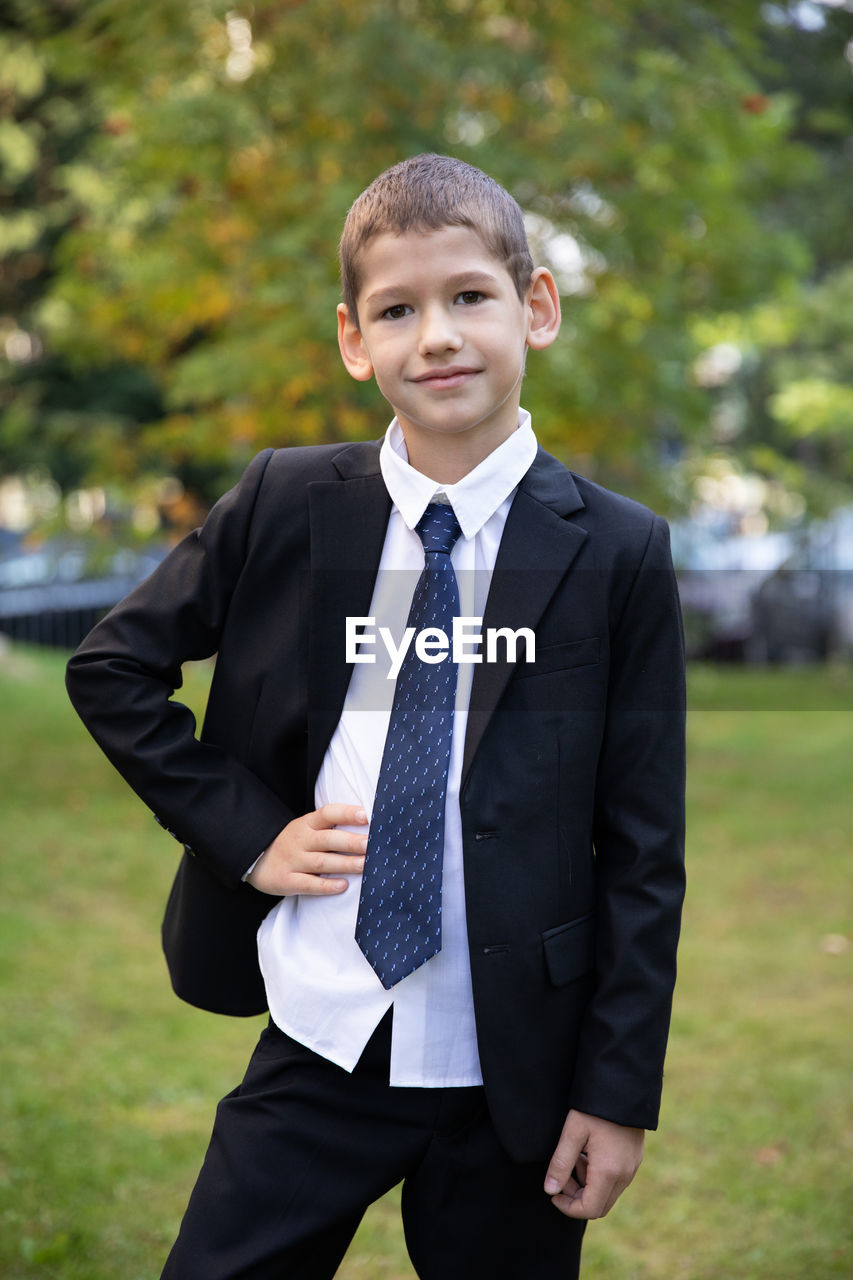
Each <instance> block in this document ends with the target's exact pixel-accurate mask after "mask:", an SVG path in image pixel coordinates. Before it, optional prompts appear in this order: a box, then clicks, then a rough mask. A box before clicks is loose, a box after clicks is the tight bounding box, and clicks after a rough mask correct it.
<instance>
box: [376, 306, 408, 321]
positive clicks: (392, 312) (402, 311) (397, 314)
mask: <svg viewBox="0 0 853 1280" xmlns="http://www.w3.org/2000/svg"><path fill="white" fill-rule="evenodd" d="M411 310H412V308H411V307H410V306H407V304H406V303H405V302H395V304H394V306H393V307H386V308H385V310H384V311H383V312H382V316H381V319H382V320H402V319H403V317H404V316H407V315H408V314H409V313H410V311H411Z"/></svg>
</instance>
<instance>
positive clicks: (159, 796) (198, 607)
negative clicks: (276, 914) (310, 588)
mask: <svg viewBox="0 0 853 1280" xmlns="http://www.w3.org/2000/svg"><path fill="white" fill-rule="evenodd" d="M271 456H272V450H266V451H265V452H264V453H262V454H259V455H258V456H257V457H256V458H255V459H254V460H253V461H252V462H251V463H250V465H249V467H248V469H247V470H246V472H245V474H244V476H243V478H242V480H241V481H240V482H239V483H238V484H237V485H236V486H235V488H233V489H232V490H230V492H228V493H227V494H225V496H224V497H223V498H221V499H220V501H219V502H218V503H217V504H216V506H215V507H214V508H213V510H212V511H211V513H210V515H209V516H208V518H207V520H206V521H205V523H204V525H203V527H202V528H201V529H197V530H195V531H194V532H193V533H191V534H189V535H188V536H187V537H186V538H185V539H184V540H183V541H182V542H181V543H180V544H179V545H178V546H177V547H175V549H174V550H173V551H172V552H171V553H170V554H169V555H168V556H167V557H166V559H165V560H164V561H163V563H162V564H161V565H160V566H159V567H158V568H157V569H156V570H155V572H154V573H153V574H152V575H151V576H150V577H149V578H147V579H146V580H145V581H144V582H143V583H141V584H140V585H139V586H138V587H137V588H136V589H135V590H134V591H132V592H131V593H130V595H129V596H127V597H126V598H125V599H124V600H122V601H121V602H120V603H119V604H118V605H116V607H115V608H114V609H113V610H112V612H111V613H109V614H108V615H107V616H106V617H105V618H104V619H103V620H102V621H101V622H99V623H98V625H97V626H96V627H95V628H94V629H93V630H92V631H91V632H90V633H89V635H88V636H87V638H86V639H85V640H84V641H83V643H82V644H81V645H80V647H79V648H78V650H77V651H76V653H75V654H74V655H73V656H72V658H71V660H70V661H69V663H68V668H67V673H66V684H67V688H68V693H69V696H70V698H71V701H72V703H73V704H74V707H75V709H76V711H77V713H78V714H79V716H80V717H81V719H82V720H83V722H84V724H85V725H86V727H87V729H88V730H89V732H90V733H91V734H92V736H93V738H94V739H95V741H96V742H97V743H98V745H99V746H100V747H101V749H102V750H103V751H104V753H105V754H106V755H107V757H108V758H109V759H110V761H111V762H112V763H113V764H114V765H115V767H116V769H118V771H119V773H121V774H122V776H123V777H124V778H125V779H126V780H127V782H128V783H129V784H130V786H131V787H132V788H133V789H134V791H135V792H136V793H137V794H138V795H139V796H140V797H141V799H142V800H144V801H145V803H146V804H147V805H148V806H149V807H150V808H151V809H152V810H153V811H154V814H155V816H156V817H157V819H158V821H159V822H160V823H161V825H162V826H164V827H165V828H166V829H167V830H169V831H170V832H171V834H172V835H174V836H175V838H176V839H177V840H179V841H180V842H181V843H182V844H184V845H186V846H187V847H188V849H189V851H190V852H191V853H194V854H196V855H197V856H198V858H199V859H200V860H202V861H203V862H204V863H205V864H206V865H208V867H209V868H210V869H211V870H212V871H213V872H214V873H215V874H216V875H217V876H218V877H219V878H220V879H221V880H222V881H224V882H225V883H226V884H227V885H229V886H233V887H234V888H236V887H237V886H239V884H240V883H241V877H242V875H243V874H244V872H245V871H246V870H247V869H248V868H249V867H250V866H251V865H252V863H253V862H254V861H255V859H256V858H257V857H258V855H259V854H260V853H261V851H262V850H263V849H264V848H265V847H266V846H267V845H268V844H269V843H270V842H271V841H272V840H273V839H274V838H275V836H276V835H277V834H278V832H279V831H281V829H282V828H283V827H284V826H286V824H287V823H288V822H289V821H290V820H291V819H292V818H293V817H294V816H295V815H294V814H293V813H292V812H291V811H290V810H289V809H288V807H287V806H286V805H285V804H284V803H283V802H282V801H281V800H280V799H279V797H278V796H277V795H275V794H274V793H273V792H272V791H271V790H270V789H269V788H268V787H267V786H266V785H265V784H264V783H263V782H262V781H261V780H260V779H259V778H257V777H256V776H255V775H254V774H253V773H252V772H251V771H250V770H248V769H247V768H245V767H244V766H243V765H242V764H240V763H239V761H238V760H236V759H235V758H234V757H233V756H232V755H230V754H229V752H228V751H227V750H225V749H223V748H222V747H221V746H217V745H214V744H212V743H209V742H202V741H199V740H198V738H197V737H196V733H195V729H196V725H195V718H194V716H193V715H192V712H191V711H190V710H189V709H188V708H187V707H185V706H183V705H182V704H181V703H180V702H177V701H174V700H173V698H172V695H173V693H174V692H175V690H177V689H179V688H180V687H181V666H182V664H183V663H184V662H187V661H192V660H197V659H201V658H207V657H210V656H212V655H213V654H214V653H216V651H217V648H218V644H219V637H220V634H221V631H222V628H223V625H224V622H225V619H226V616H227V612H228V607H229V603H230V600H231V597H232V594H233V592H234V588H235V586H236V584H237V581H238V579H239V577H240V573H241V571H242V569H243V565H244V562H245V558H246V552H247V546H248V541H249V536H250V530H251V523H252V516H253V513H254V510H255V504H256V502H257V499H258V494H259V491H260V489H261V485H262V482H263V478H264V473H265V471H266V467H267V464H268V462H269V459H270V457H271Z"/></svg>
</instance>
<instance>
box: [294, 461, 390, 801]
mask: <svg viewBox="0 0 853 1280" xmlns="http://www.w3.org/2000/svg"><path fill="white" fill-rule="evenodd" d="M379 447H380V444H379V443H377V442H371V443H369V444H360V445H353V446H351V447H350V448H345V449H344V450H343V452H342V453H340V454H338V455H337V457H336V458H335V460H334V461H335V467H336V468H337V470H338V472H339V474H340V475H341V479H340V480H331V481H317V482H314V483H312V484H310V485H309V486H308V505H309V520H310V534H311V587H310V590H311V603H310V607H309V648H308V779H309V783H310V785H311V786H312V787H313V785H314V780H315V779H316V777H317V774H318V773H319V770H320V766H321V764H322V763H323V757H324V755H325V753H326V748H327V747H328V745H329V742H330V740H331V737H332V734H333V733H334V730H335V726H336V725H337V723H338V721H339V720H340V717H341V711H342V710H343V705H344V699H345V697H346V691H347V685H348V684H349V678H350V674H351V672H352V664H351V663H347V662H345V660H344V655H345V652H346V648H345V646H346V632H345V623H346V619H347V618H348V617H353V616H357V615H365V614H366V613H367V612H368V610H369V608H370V601H371V597H372V595H373V587H374V583H375V581H376V574H377V571H378V569H379V561H380V558H381V555H382V546H383V543H384V541H385V530H386V528H387V525H388V516H389V514H390V512H391V499H390V497H389V495H388V490H387V489H386V488H385V482H384V480H383V479H382V474H381V472H380V470H379Z"/></svg>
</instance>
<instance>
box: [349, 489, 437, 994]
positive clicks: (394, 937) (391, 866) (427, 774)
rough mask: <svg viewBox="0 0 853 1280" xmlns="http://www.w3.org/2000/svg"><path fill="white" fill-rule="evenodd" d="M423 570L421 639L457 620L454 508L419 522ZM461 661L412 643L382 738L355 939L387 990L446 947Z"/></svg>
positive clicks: (418, 600) (415, 619)
mask: <svg viewBox="0 0 853 1280" xmlns="http://www.w3.org/2000/svg"><path fill="white" fill-rule="evenodd" d="M416 530H417V533H418V535H419V537H420V539H421V542H422V543H423V544H424V560H425V563H424V570H423V573H422V574H421V576H420V578H419V579H418V583H417V586H416V587H415V592H414V595H413V596H412V607H411V609H410V610H409V618H408V622H407V623H406V625H407V626H408V627H414V629H415V636H417V635H418V633H419V632H420V631H422V630H423V629H424V628H425V627H440V628H441V630H442V631H443V632H444V633H445V635H447V636H448V638H449V637H450V635H451V632H452V630H453V619H454V617H456V616H458V614H459V590H458V587H457V585H456V575H455V573H454V572H453V566H452V564H451V563H450V553H451V551H452V550H453V546H454V544H455V542H456V539H457V538H458V537H459V534H460V533H461V529H460V528H459V522H458V520H457V519H456V516H455V515H454V514H453V508H452V507H451V506H447V505H445V504H442V503H437V502H431V503H430V504H429V506H428V507H427V509H426V511H425V512H424V514H423V516H422V517H421V520H420V521H419V523H418V524H417V525H416ZM455 697H456V663H455V662H454V661H453V659H452V656H451V655H450V654H449V653H448V654H447V655H446V656H445V657H444V658H443V660H442V661H441V662H435V663H427V662H422V661H421V659H420V658H419V657H418V656H417V654H416V652H415V642H414V637H413V639H412V643H411V645H410V646H409V649H408V651H407V653H406V656H405V658H404V659H403V665H402V666H401V668H400V673H399V675H398V676H397V687H396V689H395V690H394V703H393V706H392V708H391V718H390V721H389V723H388V734H387V737H386V738H385V750H384V751H383V754H382V766H381V768H380V770H379V781H378V783H377V785H376V800H375V803H374V806H373V814H372V817H371V821H370V833H369V835H368V840H367V854H366V860H365V866H364V874H363V879H362V885H361V898H360V899H359V904H358V919H357V921H356V926H355V940H356V942H357V943H358V945H359V946H360V947H361V950H362V951H363V952H364V954H365V956H366V957H367V959H368V961H369V962H370V964H371V965H372V966H373V968H374V969H375V971H376V973H377V975H378V977H379V980H380V982H381V983H382V985H383V987H385V988H386V990H390V988H391V987H393V986H394V985H395V984H396V983H398V982H400V981H402V979H403V978H405V977H406V976H407V975H408V974H410V973H413V972H414V970H415V969H418V968H420V966H421V965H422V964H424V963H425V962H426V961H427V960H429V959H430V957H431V956H434V955H436V953H437V952H438V951H440V950H441V869H442V859H443V855H444V801H445V793H446V791H447V770H448V766H449V763H450V742H451V738H452V736H453V705H454V701H455Z"/></svg>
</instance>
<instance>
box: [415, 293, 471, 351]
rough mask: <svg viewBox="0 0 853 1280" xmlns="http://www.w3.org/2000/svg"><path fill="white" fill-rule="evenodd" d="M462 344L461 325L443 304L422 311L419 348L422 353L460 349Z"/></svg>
mask: <svg viewBox="0 0 853 1280" xmlns="http://www.w3.org/2000/svg"><path fill="white" fill-rule="evenodd" d="M461 346H462V335H461V334H460V332H459V326H458V325H456V324H455V323H454V317H453V315H452V313H451V312H450V311H449V310H448V309H447V308H446V307H443V306H438V305H436V306H430V307H426V308H425V309H424V310H423V311H422V312H421V324H420V331H419V333H418V350H419V352H420V354H421V355H436V354H437V353H438V352H440V351H458V350H459V349H460V347H461Z"/></svg>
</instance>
